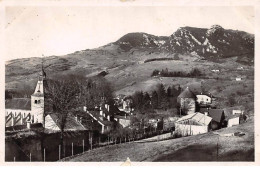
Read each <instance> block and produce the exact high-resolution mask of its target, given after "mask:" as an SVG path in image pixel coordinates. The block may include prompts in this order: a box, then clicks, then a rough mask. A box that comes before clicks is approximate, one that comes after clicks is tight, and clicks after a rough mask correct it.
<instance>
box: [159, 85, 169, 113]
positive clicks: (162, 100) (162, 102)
mask: <svg viewBox="0 0 260 169" xmlns="http://www.w3.org/2000/svg"><path fill="white" fill-rule="evenodd" d="M157 92H158V107H159V108H163V109H167V108H168V107H169V101H168V98H167V95H166V92H165V88H164V86H163V84H159V85H158V86H157Z"/></svg>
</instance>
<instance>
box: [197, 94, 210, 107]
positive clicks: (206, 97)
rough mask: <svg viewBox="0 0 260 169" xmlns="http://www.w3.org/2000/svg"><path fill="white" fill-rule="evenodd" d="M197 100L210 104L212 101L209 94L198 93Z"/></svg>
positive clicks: (200, 102) (203, 103)
mask: <svg viewBox="0 0 260 169" xmlns="http://www.w3.org/2000/svg"><path fill="white" fill-rule="evenodd" d="M196 101H197V102H198V103H199V104H202V105H208V104H211V103H212V100H211V97H210V96H209V95H207V94H197V95H196Z"/></svg>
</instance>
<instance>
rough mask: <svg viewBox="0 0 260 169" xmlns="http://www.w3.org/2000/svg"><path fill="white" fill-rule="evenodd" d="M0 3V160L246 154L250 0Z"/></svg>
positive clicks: (249, 148)
mask: <svg viewBox="0 0 260 169" xmlns="http://www.w3.org/2000/svg"><path fill="white" fill-rule="evenodd" d="M120 3H124V4H126V3H131V2H124V1H122V2H120ZM4 13H5V16H4V18H5V19H4V23H3V24H4V28H3V31H4V40H3V41H4V44H5V55H4V56H5V57H4V58H2V60H3V62H4V79H5V80H4V84H3V88H4V90H5V94H4V104H5V105H3V107H4V110H3V111H4V113H2V115H3V114H4V115H5V117H3V116H2V117H1V119H5V121H4V124H3V126H4V128H5V129H4V132H5V133H4V134H3V137H2V140H4V141H3V143H4V151H3V152H4V155H3V156H4V159H3V160H4V162H6V163H16V162H31V163H34V162H122V165H130V164H131V163H132V162H183V163H184V164H185V162H255V160H256V157H255V151H256V148H255V145H256V142H255V119H256V118H255V8H254V6H243V5H241V6H228V5H226V6H212V5H208V6H177V5H176V6H160V5H158V6H155V5H153V6H148V5H147V6H133V5H118V6H113V5H111V6H106V5H104V6H102V5H97V6H94V5H90V6H87V5H84V6H83V5H82V6H81V5H64V6H58V5H57V6H56V5H31V4H30V5H26V4H24V5H21V4H20V5H13V4H12V5H10V6H8V5H7V6H5V7H4ZM27 164H28V163H27Z"/></svg>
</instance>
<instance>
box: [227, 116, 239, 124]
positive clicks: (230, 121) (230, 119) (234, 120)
mask: <svg viewBox="0 0 260 169" xmlns="http://www.w3.org/2000/svg"><path fill="white" fill-rule="evenodd" d="M239 120H240V115H238V114H235V115H231V116H230V117H228V119H227V122H228V124H227V127H232V126H236V125H239Z"/></svg>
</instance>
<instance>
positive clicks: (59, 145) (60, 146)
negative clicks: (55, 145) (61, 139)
mask: <svg viewBox="0 0 260 169" xmlns="http://www.w3.org/2000/svg"><path fill="white" fill-rule="evenodd" d="M60 155H61V145H59V160H60Z"/></svg>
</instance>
